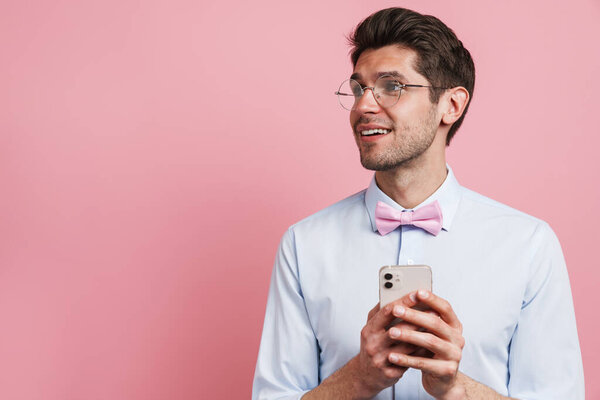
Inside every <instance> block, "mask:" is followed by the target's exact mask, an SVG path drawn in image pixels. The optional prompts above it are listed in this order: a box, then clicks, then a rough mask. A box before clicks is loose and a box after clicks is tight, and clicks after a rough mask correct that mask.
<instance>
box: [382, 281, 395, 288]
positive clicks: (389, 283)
mask: <svg viewBox="0 0 600 400" xmlns="http://www.w3.org/2000/svg"><path fill="white" fill-rule="evenodd" d="M384 286H385V287H386V288H388V289H391V288H392V286H394V284H393V283H392V282H386V283H385V285H384Z"/></svg>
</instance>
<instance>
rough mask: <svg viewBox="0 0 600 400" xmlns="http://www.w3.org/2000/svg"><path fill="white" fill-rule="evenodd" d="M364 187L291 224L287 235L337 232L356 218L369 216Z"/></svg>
mask: <svg viewBox="0 0 600 400" xmlns="http://www.w3.org/2000/svg"><path fill="white" fill-rule="evenodd" d="M365 192H366V189H364V190H361V191H360V192H357V193H354V194H353V195H351V196H348V197H346V198H345V199H342V200H340V201H338V202H336V203H334V204H332V205H330V206H328V207H326V208H324V209H322V210H320V211H318V212H316V213H314V214H312V215H310V216H308V217H306V218H304V219H302V220H300V221H298V222H296V223H294V224H293V225H291V226H290V227H289V229H288V231H287V233H286V234H287V235H291V236H292V237H295V236H297V235H307V234H311V235H318V236H322V235H326V234H328V233H329V232H331V231H336V232H339V231H340V230H342V229H344V227H351V226H352V225H353V224H356V223H357V220H364V219H367V220H368V218H369V216H368V213H367V209H366V206H365Z"/></svg>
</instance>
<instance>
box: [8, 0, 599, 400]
mask: <svg viewBox="0 0 600 400" xmlns="http://www.w3.org/2000/svg"><path fill="white" fill-rule="evenodd" d="M400 4H401V5H404V6H406V7H409V8H414V9H416V10H418V11H421V12H425V13H433V14H435V15H437V16H438V17H440V18H441V19H442V20H444V21H445V22H446V23H448V24H449V26H451V27H453V28H454V29H455V31H456V32H457V34H458V36H459V37H460V38H461V39H462V40H463V42H464V43H465V44H466V46H467V47H468V48H469V49H470V50H471V52H472V54H473V56H474V58H475V63H476V67H477V85H476V90H475V97H474V102H473V103H472V106H471V110H470V112H469V115H468V117H467V119H466V121H465V124H464V126H463V127H462V128H461V129H460V131H459V132H458V135H457V137H456V139H455V141H454V142H453V144H452V146H451V148H450V150H449V159H450V163H451V165H452V166H453V168H454V170H455V172H456V175H457V176H458V178H459V180H460V181H461V182H462V183H463V184H464V185H466V186H469V187H471V188H473V189H475V190H477V191H479V192H482V193H484V194H486V195H489V196H491V197H493V198H496V199H498V200H500V201H502V202H505V203H507V204H509V205H512V206H514V207H517V208H519V209H521V210H523V211H526V212H528V213H530V214H533V215H535V216H538V217H540V218H543V219H545V220H547V221H549V222H550V224H551V225H552V226H553V228H554V229H555V230H556V232H557V233H558V236H559V238H560V239H561V242H562V245H563V248H564V252H565V255H566V259H567V263H568V266H569V272H570V276H571V280H572V287H573V293H574V300H575V307H576V312H577V321H578V327H579V333H580V340H581V346H582V350H583V360H584V367H585V372H586V387H587V393H588V397H589V398H590V399H592V398H598V397H599V396H600V383H598V381H597V380H595V379H594V378H595V377H597V376H598V374H599V372H600V335H598V327H599V323H598V312H597V304H598V302H599V300H600V295H599V294H598V293H599V291H598V281H599V279H598V278H599V277H600V273H599V272H598V266H599V263H598V261H597V256H596V254H595V253H596V252H595V249H597V246H598V243H597V242H598V234H597V231H598V223H599V222H600V212H599V211H598V207H597V206H598V204H599V202H600V185H598V179H597V176H598V172H599V171H600V169H599V167H600V161H599V159H600V157H599V156H598V147H599V146H600V139H599V135H598V134H599V133H600V132H599V129H598V106H599V102H598V100H597V99H598V96H599V93H600V84H599V82H600V81H599V80H598V75H599V74H600V52H599V51H598V38H600V24H598V21H599V20H600V3H598V2H597V1H596V0H587V1H586V0H576V1H570V2H563V1H561V2H558V1H554V2H548V1H541V0H538V1H527V2H523V1H503V2H491V1H490V2H473V1H466V0H460V1H453V2H446V1H436V2H433V1H431V2H421V1H416V0H413V1H405V2H402V3H396V2H395V3H392V2H384V1H370V2H363V1H350V2H349V1H341V0H338V1H327V2H326V1H305V2H302V3H299V2H294V3H290V2H283V1H275V0H273V1H269V2H261V1H258V2H242V1H239V2H237V3H232V2H202V1H200V2H198V1H180V0H177V1H166V0H156V1H149V2H140V1H131V0H121V1H86V2H82V1H52V2H46V1H33V2H31V1H27V2H25V1H16V0H13V1H10V0H9V1H4V2H3V3H2V5H1V7H0V54H1V55H2V61H1V62H0V183H1V195H0V320H1V324H2V327H1V329H0V398H2V399H13V400H19V399H27V400H29V399H52V400H54V399H57V400H58V399H60V400H64V399H113V400H114V399H166V398H177V399H198V398H205V399H233V398H240V399H241V398H248V397H249V393H250V387H251V381H252V375H253V371H254V362H255V358H256V354H257V351H258V340H259V336H260V329H261V326H262V321H263V313H264V306H265V301H266V296H267V287H268V282H269V277H270V273H271V268H272V263H273V258H274V254H275V250H276V246H277V244H278V241H279V238H280V236H281V235H282V233H283V232H284V230H285V229H286V228H287V227H288V226H289V225H290V224H292V223H293V222H295V221H297V220H299V219H301V218H303V217H305V216H307V215H309V214H311V213H313V212H315V211H317V210H319V209H320V208H323V207H324V206H326V205H329V204H331V203H333V202H335V201H337V200H339V199H341V198H343V197H345V196H347V195H349V194H351V193H354V192H356V191H358V190H360V189H362V188H363V187H365V186H366V185H367V184H368V181H369V178H370V173H368V172H366V171H364V170H362V168H361V167H360V164H359V162H358V155H357V152H356V149H355V148H354V147H355V146H354V143H353V140H352V138H351V135H350V130H349V128H348V122H347V114H346V112H344V111H342V110H341V109H340V108H339V106H338V105H337V103H336V99H335V97H334V96H333V95H332V93H333V91H334V90H335V89H336V87H337V85H338V84H339V82H340V81H341V80H342V79H344V78H345V77H346V76H347V75H348V74H349V72H350V64H349V61H348V58H347V52H348V48H347V47H346V44H345V40H344V36H343V35H344V34H346V33H348V32H349V31H350V30H351V29H352V27H353V26H354V25H355V24H356V23H357V22H358V21H359V20H360V19H361V18H363V17H365V16H367V15H368V14H369V13H371V12H373V11H375V10H377V9H380V8H384V7H387V6H392V5H400ZM560 328H561V326H560V321H557V322H556V326H555V327H553V329H560ZM549 351H552V349H549Z"/></svg>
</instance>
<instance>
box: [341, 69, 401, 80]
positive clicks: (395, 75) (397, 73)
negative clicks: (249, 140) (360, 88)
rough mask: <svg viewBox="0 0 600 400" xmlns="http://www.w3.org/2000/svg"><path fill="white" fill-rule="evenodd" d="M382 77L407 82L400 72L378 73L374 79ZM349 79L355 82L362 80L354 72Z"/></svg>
mask: <svg viewBox="0 0 600 400" xmlns="http://www.w3.org/2000/svg"><path fill="white" fill-rule="evenodd" d="M383 75H391V76H393V77H394V78H398V80H400V81H405V82H406V81H407V79H406V77H405V76H404V75H402V74H401V73H400V72H398V71H382V72H378V73H377V74H376V77H375V79H377V78H380V77H382V76H383ZM350 79H354V80H355V81H357V80H360V79H362V76H361V75H360V74H359V73H357V72H355V73H353V74H352V75H350Z"/></svg>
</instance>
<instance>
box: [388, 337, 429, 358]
mask: <svg viewBox="0 0 600 400" xmlns="http://www.w3.org/2000/svg"><path fill="white" fill-rule="evenodd" d="M390 340H391V339H390ZM391 342H392V343H390V346H389V351H388V353H399V354H408V355H411V356H423V355H424V354H423V353H422V350H423V349H421V348H420V347H417V346H415V345H413V344H410V343H403V342H398V341H397V340H391Z"/></svg>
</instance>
